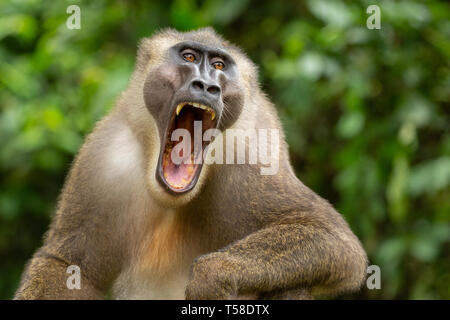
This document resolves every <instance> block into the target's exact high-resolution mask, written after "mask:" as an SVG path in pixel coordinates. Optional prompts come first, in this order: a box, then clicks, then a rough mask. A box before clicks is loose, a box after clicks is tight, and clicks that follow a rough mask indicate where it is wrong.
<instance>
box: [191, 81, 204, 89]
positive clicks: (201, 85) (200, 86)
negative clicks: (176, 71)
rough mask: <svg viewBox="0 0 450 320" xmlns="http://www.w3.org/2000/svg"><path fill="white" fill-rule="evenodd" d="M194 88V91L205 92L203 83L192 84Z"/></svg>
mask: <svg viewBox="0 0 450 320" xmlns="http://www.w3.org/2000/svg"><path fill="white" fill-rule="evenodd" d="M192 87H194V89H197V90H203V88H204V86H203V83H201V82H200V81H194V82H192Z"/></svg>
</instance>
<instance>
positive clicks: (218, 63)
mask: <svg viewBox="0 0 450 320" xmlns="http://www.w3.org/2000/svg"><path fill="white" fill-rule="evenodd" d="M212 65H213V67H214V68H216V69H217V70H222V69H223V68H225V64H224V63H223V62H222V61H216V62H213V63H212Z"/></svg>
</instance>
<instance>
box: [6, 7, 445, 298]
mask: <svg viewBox="0 0 450 320" xmlns="http://www.w3.org/2000/svg"><path fill="white" fill-rule="evenodd" d="M71 4H78V5H79V6H80V8H81V29H80V30H69V29H67V28H66V19H67V17H68V14H67V13H66V9H67V7H68V6H69V5H71ZM370 4H373V1H372V2H370V1H365V0H358V1H337V0H314V1H313V0H310V1H305V2H299V1H296V0H290V1H282V2H281V1H280V2H278V1H256V0H247V1H241V0H233V1H219V0H207V1H202V2H200V1H194V0H175V1H172V2H150V1H129V2H125V1H114V2H113V1H106V0H97V1H45V2H44V1H37V0H20V1H19V0H13V1H6V2H5V1H3V2H0V16H1V18H0V75H1V76H0V89H1V90H0V110H1V114H0V143H1V146H2V149H1V152H0V176H1V180H0V261H1V262H0V298H10V297H11V296H12V294H13V292H14V290H15V288H16V287H17V284H18V280H19V277H20V273H21V271H22V269H23V266H24V264H25V261H26V260H27V259H28V258H29V257H30V256H31V255H32V253H33V251H34V250H35V249H36V248H37V247H38V246H39V245H40V244H41V237H42V234H43V233H44V232H45V230H46V228H47V226H48V223H49V220H50V216H51V214H52V212H53V210H54V207H55V202H56V199H57V195H58V192H59V190H60V188H61V187H62V184H63V181H64V177H65V175H66V174H67V171H68V168H69V166H70V163H71V160H72V159H73V156H74V154H75V153H76V152H77V150H78V148H79V147H80V145H81V143H82V141H83V137H84V136H85V134H86V133H88V132H89V131H90V130H91V129H92V127H93V125H94V123H95V121H97V120H98V119H100V118H101V117H102V115H104V114H105V113H106V111H107V110H108V109H110V108H111V107H112V106H113V104H114V101H115V99H116V98H117V96H118V95H119V94H120V92H121V90H123V89H124V88H125V87H126V85H127V81H128V79H129V77H130V74H131V72H132V69H133V65H134V58H135V52H136V45H137V43H138V41H139V39H140V38H142V37H144V36H149V35H151V34H152V33H153V32H154V31H156V30H158V29H159V28H161V27H167V26H171V27H174V28H177V29H179V30H187V29H192V28H197V27H201V26H207V25H212V26H214V27H215V28H216V29H217V30H218V31H219V32H220V33H222V34H223V35H224V36H225V37H226V38H227V39H230V40H231V41H232V42H234V43H236V44H238V45H240V46H241V47H242V48H243V49H244V50H245V51H246V52H248V54H249V56H250V57H251V58H252V59H253V60H254V61H255V62H256V63H257V64H258V65H259V66H260V73H261V82H262V85H263V88H264V90H265V91H266V92H267V93H268V94H269V96H270V97H271V99H272V100H273V101H274V102H275V103H276V105H277V108H278V111H279V114H280V116H281V118H282V121H283V124H284V128H285V131H286V136H287V139H288V142H289V144H290V147H291V148H290V152H291V158H292V161H293V165H294V167H295V170H296V172H297V174H298V176H299V177H300V178H301V179H302V180H303V181H304V182H305V183H306V184H307V185H309V186H310V187H311V188H312V189H314V190H315V191H317V192H318V193H319V194H320V195H321V196H323V197H325V198H327V199H329V200H330V202H331V203H332V204H333V205H334V206H336V207H337V209H338V210H339V211H340V212H341V213H342V214H343V215H344V216H345V217H346V219H347V221H348V222H349V224H350V225H351V227H352V229H353V230H354V232H355V233H356V234H357V235H358V236H359V238H360V239H361V241H362V242H363V245H364V247H365V248H366V250H367V252H368V254H369V258H370V262H371V264H377V265H379V266H380V267H381V272H382V289H381V290H367V289H364V290H362V291H361V293H359V294H357V295H353V296H351V297H359V298H384V299H386V298H425V299H428V298H443V299H450V291H449V287H450V273H449V270H450V259H449V242H450V224H449V220H450V188H449V185H450V134H449V126H450V118H449V115H450V112H449V111H450V65H449V61H450V6H449V4H448V3H446V2H441V1H437V0H430V1H423V2H422V1H392V0H385V1H376V4H378V5H379V6H380V8H381V30H369V29H367V28H366V19H367V17H368V14H367V13H366V8H367V7H368V6H369V5H370Z"/></svg>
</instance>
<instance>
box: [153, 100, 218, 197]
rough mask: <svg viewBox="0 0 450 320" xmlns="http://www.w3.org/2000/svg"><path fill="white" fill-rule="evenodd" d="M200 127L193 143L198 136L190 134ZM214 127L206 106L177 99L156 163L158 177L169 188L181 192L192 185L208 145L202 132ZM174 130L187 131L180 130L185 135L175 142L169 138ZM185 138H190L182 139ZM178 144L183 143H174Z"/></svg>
mask: <svg viewBox="0 0 450 320" xmlns="http://www.w3.org/2000/svg"><path fill="white" fill-rule="evenodd" d="M196 121H201V122H196ZM194 125H197V126H198V127H197V128H198V129H197V130H194ZM200 126H201V137H200V140H199V142H198V143H197V145H196V144H195V143H196V141H198V138H196V137H195V134H194V133H196V134H198V133H200V132H197V131H200V130H199V129H200ZM216 126H217V118H216V112H215V111H214V110H213V109H212V108H211V107H210V106H207V105H204V104H201V103H197V102H181V103H179V104H178V105H177V107H176V109H175V111H174V114H173V115H172V117H171V120H170V123H169V126H168V130H167V134H166V139H165V145H164V146H163V149H162V154H161V156H160V159H159V164H158V168H159V176H160V178H161V180H162V181H163V182H164V184H165V185H166V186H167V187H168V188H169V189H170V190H172V191H173V192H177V193H182V192H186V191H189V190H190V189H192V188H193V187H194V186H195V184H196V182H197V180H198V176H199V174H200V171H201V168H202V165H203V153H204V150H205V149H206V148H207V146H208V144H209V141H205V142H204V141H203V139H202V138H203V134H204V132H205V131H206V130H208V129H211V128H216ZM177 129H185V130H187V131H184V132H185V133H188V134H186V135H182V136H181V137H180V139H179V140H178V141H172V139H171V137H172V133H173V132H174V131H175V130H177ZM185 138H187V139H190V141H183V139H185ZM189 142H190V143H189ZM180 143H183V145H180V146H178V144H180ZM174 148H176V149H175V150H174ZM194 150H195V151H194Z"/></svg>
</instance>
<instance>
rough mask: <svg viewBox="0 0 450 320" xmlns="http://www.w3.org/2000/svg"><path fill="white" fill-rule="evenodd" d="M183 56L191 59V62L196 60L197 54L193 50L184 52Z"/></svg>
mask: <svg viewBox="0 0 450 320" xmlns="http://www.w3.org/2000/svg"><path fill="white" fill-rule="evenodd" d="M183 58H184V60H186V61H189V62H194V61H195V55H194V54H193V53H191V52H185V53H183Z"/></svg>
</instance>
